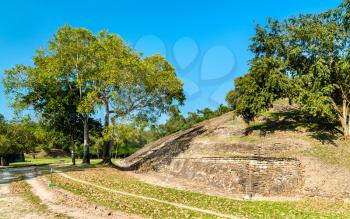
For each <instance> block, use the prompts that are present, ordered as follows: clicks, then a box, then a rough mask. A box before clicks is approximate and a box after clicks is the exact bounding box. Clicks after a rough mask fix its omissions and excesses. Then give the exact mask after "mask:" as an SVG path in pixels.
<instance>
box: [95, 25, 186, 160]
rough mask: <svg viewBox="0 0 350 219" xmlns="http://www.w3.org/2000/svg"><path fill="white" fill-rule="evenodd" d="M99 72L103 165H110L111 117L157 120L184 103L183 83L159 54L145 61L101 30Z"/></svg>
mask: <svg viewBox="0 0 350 219" xmlns="http://www.w3.org/2000/svg"><path fill="white" fill-rule="evenodd" d="M96 48H97V49H96V51H97V52H96V53H95V54H96V60H97V63H98V66H99V71H98V73H97V74H96V75H95V76H96V77H95V81H94V83H95V88H96V91H97V92H98V97H99V100H100V104H101V105H102V106H103V108H104V112H105V113H104V127H105V137H104V139H105V141H104V147H103V155H102V156H103V162H104V163H110V162H111V156H112V134H111V133H112V132H111V131H110V130H111V129H113V127H110V118H111V116H113V118H114V120H115V121H119V122H120V124H122V123H123V121H125V120H130V121H132V120H138V121H144V120H147V121H154V120H156V119H157V118H158V116H159V115H160V114H161V113H164V112H166V110H167V109H168V107H169V106H170V105H172V104H173V102H174V101H177V102H178V103H180V104H181V103H183V101H184V94H183V88H182V86H183V84H182V82H181V81H180V80H179V79H178V78H177V76H176V74H175V69H174V68H173V67H172V66H171V65H170V64H169V63H168V62H167V61H166V60H165V59H164V58H163V57H162V56H160V55H155V56H152V57H147V58H145V59H142V58H141V57H140V55H139V54H137V53H136V52H135V51H133V50H132V49H131V48H130V47H129V46H127V45H126V44H125V43H124V42H123V40H122V39H121V38H120V37H118V36H117V35H115V34H109V33H107V32H106V31H102V32H101V33H100V34H99V36H98V43H97V45H96Z"/></svg>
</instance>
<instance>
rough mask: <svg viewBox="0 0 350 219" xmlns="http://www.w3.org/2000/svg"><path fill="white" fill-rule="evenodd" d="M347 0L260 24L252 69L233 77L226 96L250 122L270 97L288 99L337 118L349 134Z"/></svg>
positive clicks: (307, 110)
mask: <svg viewBox="0 0 350 219" xmlns="http://www.w3.org/2000/svg"><path fill="white" fill-rule="evenodd" d="M349 5H350V3H349V1H344V2H343V3H342V4H341V5H340V6H339V7H337V8H335V9H332V10H329V11H326V12H324V13H321V14H309V15H299V16H296V17H293V18H290V19H288V20H285V21H281V22H279V21H276V20H271V19H270V20H269V21H268V24H267V25H266V26H265V27H260V26H257V28H256V36H255V37H253V39H252V41H253V43H252V45H251V47H250V49H251V51H252V52H253V53H254V54H255V56H254V58H253V59H252V60H251V63H250V66H251V67H250V70H249V72H248V73H247V74H246V75H245V76H243V77H241V78H238V79H236V80H235V90H234V91H232V92H230V93H229V95H228V97H227V99H228V101H229V102H230V103H231V104H232V105H234V106H235V107H236V111H237V112H238V113H239V114H241V115H243V116H244V117H245V118H246V119H247V120H251V119H253V118H254V116H256V115H257V114H258V113H260V112H261V111H264V110H266V109H268V108H269V107H270V106H271V104H272V101H274V100H275V99H278V98H286V97H287V98H289V99H290V100H293V101H297V102H298V103H300V105H301V109H302V110H303V111H304V112H305V113H308V114H310V115H313V116H315V117H320V116H323V117H327V118H328V119H330V120H334V121H339V122H340V124H341V126H342V128H343V133H344V136H345V138H347V137H348V136H349V135H350V117H349V106H350V102H349V100H350V99H349V98H350V87H349V82H350V81H349V80H350V79H349V73H348V72H349V70H350V69H349V66H350V64H349V63H350V54H349V46H348V45H350V44H349V43H350V41H349V40H350V37H349V36H350V35H349V33H350V32H349V8H350V7H349Z"/></svg>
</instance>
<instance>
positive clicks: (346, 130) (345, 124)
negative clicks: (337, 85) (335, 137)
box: [340, 98, 350, 140]
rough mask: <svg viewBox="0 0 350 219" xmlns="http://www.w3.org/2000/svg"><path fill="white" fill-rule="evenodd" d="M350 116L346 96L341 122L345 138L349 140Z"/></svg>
mask: <svg viewBox="0 0 350 219" xmlns="http://www.w3.org/2000/svg"><path fill="white" fill-rule="evenodd" d="M349 120H350V118H349V108H348V105H347V101H346V100H345V98H344V99H343V106H342V115H341V116H340V123H341V126H342V129H343V135H344V138H345V140H348V138H349V136H350V121H349Z"/></svg>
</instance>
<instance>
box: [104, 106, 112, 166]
mask: <svg viewBox="0 0 350 219" xmlns="http://www.w3.org/2000/svg"><path fill="white" fill-rule="evenodd" d="M103 104H104V106H105V115H104V128H105V129H108V127H109V103H108V100H104V101H103ZM102 159H103V161H102V163H104V164H111V163H112V142H111V141H110V140H109V139H108V140H103V151H102Z"/></svg>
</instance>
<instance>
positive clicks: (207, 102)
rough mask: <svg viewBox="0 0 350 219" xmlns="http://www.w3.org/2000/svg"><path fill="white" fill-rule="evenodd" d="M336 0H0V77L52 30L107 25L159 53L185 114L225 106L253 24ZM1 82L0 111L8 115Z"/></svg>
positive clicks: (243, 65)
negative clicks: (173, 72) (174, 77)
mask: <svg viewBox="0 0 350 219" xmlns="http://www.w3.org/2000/svg"><path fill="white" fill-rule="evenodd" d="M340 3H341V0H264V1H261V0H250V1H234V0H221V1H191V0H177V1H174V0H173V1H161V0H148V1H135V0H124V1H118V0H114V1H113V0H109V1H108V0H95V1H93V0H74V1H73V0H56V1H48V0H23V1H20V0H3V1H1V5H0V77H1V78H2V77H3V71H4V70H5V69H9V68H11V67H12V66H14V65H15V64H18V63H20V64H28V65H30V64H31V63H32V61H31V58H32V56H33V55H34V53H35V50H36V49H38V48H41V47H45V46H46V43H47V41H48V40H49V39H50V38H51V36H52V35H53V34H54V33H55V31H56V30H57V28H58V27H60V26H62V25H64V24H70V25H72V26H74V27H85V28H88V29H90V30H92V31H93V32H95V33H96V32H98V31H100V30H102V29H107V30H109V31H110V32H114V33H117V34H119V35H120V36H121V37H123V38H124V39H125V40H126V41H127V42H128V43H129V44H130V45H131V46H133V47H135V48H136V49H137V50H139V51H140V52H143V53H144V54H145V55H151V54H153V53H162V54H163V55H164V56H165V57H166V58H167V59H168V60H169V61H170V62H171V63H172V64H173V65H174V66H175V67H176V69H177V73H178V75H179V77H180V78H181V79H182V80H183V81H184V82H185V92H186V95H187V101H186V103H185V105H184V106H183V107H182V108H181V110H182V111H183V112H184V113H187V112H188V111H194V110H196V109H200V108H204V107H206V106H209V107H211V108H215V107H216V106H217V105H218V104H220V103H224V99H225V95H226V93H227V91H228V90H229V89H232V88H233V83H232V82H233V79H234V78H236V77H237V76H240V75H242V74H244V73H245V72H246V71H247V70H248V65H247V62H248V60H249V59H250V58H251V54H250V53H249V51H248V46H249V44H250V41H249V39H250V38H251V37H252V36H253V35H254V26H255V24H256V23H259V24H264V23H265V22H266V18H267V17H272V18H279V19H283V18H287V17H291V16H293V15H297V14H299V13H317V12H322V11H324V10H326V9H330V8H333V7H336V6H337V5H339V4H340ZM8 103H9V101H8V100H7V99H6V97H5V95H4V91H3V87H2V85H0V106H1V108H0V113H2V114H4V115H5V117H6V118H7V119H10V118H12V116H13V115H12V113H11V109H10V108H9V106H8Z"/></svg>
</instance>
